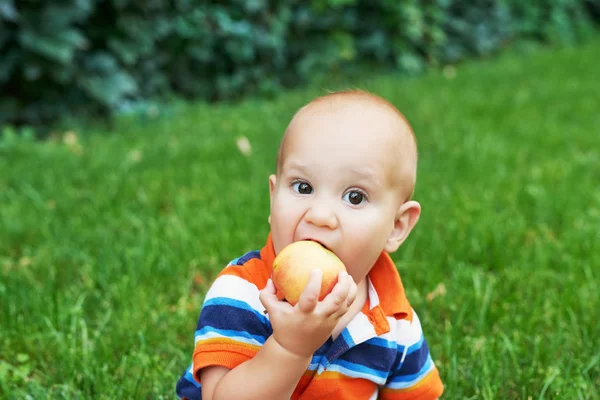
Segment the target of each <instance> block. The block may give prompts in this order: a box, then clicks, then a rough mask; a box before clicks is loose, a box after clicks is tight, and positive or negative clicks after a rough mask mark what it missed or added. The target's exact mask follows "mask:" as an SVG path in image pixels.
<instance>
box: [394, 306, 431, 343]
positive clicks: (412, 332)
mask: <svg viewBox="0 0 600 400" xmlns="http://www.w3.org/2000/svg"><path fill="white" fill-rule="evenodd" d="M387 320H388V323H389V324H390V328H391V333H392V336H393V337H394V340H396V342H397V343H398V344H399V345H401V346H404V347H406V348H407V349H408V348H409V347H410V346H412V345H413V344H415V343H418V342H419V341H420V340H421V337H422V336H423V330H422V328H421V322H420V321H419V317H418V316H417V313H415V312H414V310H413V319H412V323H411V322H410V321H408V320H405V319H401V320H396V319H395V318H393V317H387Z"/></svg>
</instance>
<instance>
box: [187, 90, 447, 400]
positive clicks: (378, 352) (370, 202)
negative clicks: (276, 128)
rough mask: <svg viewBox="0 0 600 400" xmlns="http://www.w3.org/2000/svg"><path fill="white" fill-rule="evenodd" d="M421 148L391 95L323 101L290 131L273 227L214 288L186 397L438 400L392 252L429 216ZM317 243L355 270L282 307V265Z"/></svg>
mask: <svg viewBox="0 0 600 400" xmlns="http://www.w3.org/2000/svg"><path fill="white" fill-rule="evenodd" d="M416 168H417V145H416V141H415V137H414V134H413V132H412V129H411V127H410V125H409V124H408V122H407V121H406V119H405V118H404V117H403V116H402V114H401V113H400V112H399V111H398V110H397V109H396V108H395V107H394V106H393V105H392V104H391V103H389V102H388V101H386V100H384V99H382V98H380V97H378V96H375V95H373V94H370V93H368V92H364V91H356V90H354V91H344V92H337V93H332V94H328V95H325V96H323V97H319V98H317V99H316V100H313V101H312V102H310V103H309V104H307V105H306V106H304V107H303V108H301V109H300V110H299V111H298V112H297V113H296V115H295V116H294V118H293V119H292V121H291V122H290V124H289V126H288V127H287V129H286V131H285V134H284V137H283V140H282V142H281V145H280V147H279V152H278V155H277V171H276V174H275V175H271V176H270V177H269V189H270V198H271V210H270V217H269V223H270V225H271V233H270V234H269V236H268V238H267V241H266V244H265V246H264V247H263V248H262V250H260V251H253V252H250V253H247V254H245V255H244V256H242V257H240V258H237V259H235V260H233V261H232V262H231V263H230V264H229V265H228V266H227V267H226V268H225V269H224V270H223V271H222V272H221V273H220V274H219V276H218V277H217V279H216V280H215V282H214V283H213V285H212V286H211V288H210V290H209V291H208V293H207V295H206V298H205V301H204V305H203V307H202V312H201V314H200V319H199V321H198V327H197V330H196V334H195V348H194V352H193V357H192V365H191V367H190V368H189V369H188V370H187V371H186V373H185V374H184V375H183V376H182V377H181V379H180V380H179V382H178V384H177V394H178V395H179V397H180V398H182V399H190V400H196V399H204V400H212V399H235V400H242V399H260V400H265V399H268V400H277V399H286V400H287V399H302V400H304V399H306V400H309V399H357V400H358V399H361V400H362V399H364V400H368V399H412V400H416V399H435V398H438V397H439V396H440V395H441V394H442V391H443V385H442V382H441V380H440V377H439V374H438V371H437V369H436V367H435V365H434V363H433V361H432V359H431V356H430V354H429V348H428V346H427V342H426V341H425V339H424V336H423V332H422V330H421V325H420V323H419V319H418V317H417V315H416V313H415V312H414V311H413V310H412V308H411V306H410V304H409V302H408V300H407V298H406V294H405V291H404V287H403V285H402V282H401V280H400V276H399V274H398V271H397V269H396V267H395V265H394V263H393V261H392V260H391V258H390V256H389V253H392V252H394V251H396V250H397V249H398V247H400V245H401V244H402V243H403V242H404V240H406V238H407V236H408V235H409V233H410V232H411V230H412V229H413V227H414V226H415V224H416V223H417V221H418V219H419V215H420V213H421V207H420V205H419V203H418V202H416V201H414V200H412V194H413V189H414V186H415V181H416ZM298 240H313V241H317V242H319V243H320V244H322V245H323V246H325V247H326V248H328V249H329V250H331V251H333V252H334V253H335V254H336V255H337V256H338V257H339V258H340V259H341V260H342V261H343V263H344V264H345V265H346V268H347V270H348V272H347V273H340V275H339V277H338V283H337V284H336V286H335V287H334V289H333V291H332V292H331V293H330V294H329V295H328V296H327V297H325V298H324V299H323V300H322V301H318V293H319V288H320V282H321V273H320V271H319V270H318V269H315V270H314V271H313V272H312V273H311V277H310V280H309V283H308V285H307V287H306V288H305V290H304V292H303V293H302V295H301V297H300V300H299V302H298V304H296V305H295V306H291V305H290V304H289V303H287V302H285V301H279V300H278V298H277V296H276V290H275V287H274V285H273V283H272V281H271V279H270V276H271V267H272V262H273V259H274V257H275V255H277V254H278V253H279V252H280V251H281V250H282V249H283V248H284V247H285V246H286V245H288V244H290V243H293V242H295V241H298Z"/></svg>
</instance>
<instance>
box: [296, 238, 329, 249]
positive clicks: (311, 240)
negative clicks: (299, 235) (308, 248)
mask: <svg viewBox="0 0 600 400" xmlns="http://www.w3.org/2000/svg"><path fill="white" fill-rule="evenodd" d="M303 240H308V241H310V242H315V243H317V244H320V245H321V246H322V247H324V248H325V249H327V250H329V251H331V249H330V248H329V247H327V246H325V245H324V244H323V242H320V241H318V240H317V239H303Z"/></svg>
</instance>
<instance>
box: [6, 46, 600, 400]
mask: <svg viewBox="0 0 600 400" xmlns="http://www.w3.org/2000/svg"><path fill="white" fill-rule="evenodd" d="M598 54H600V41H599V40H598V39H596V40H593V41H591V42H590V43H587V44H585V45H582V46H580V47H575V48H562V49H553V50H549V49H545V50H538V51H536V52H535V53H534V54H531V55H527V56H524V55H520V56H519V55H516V54H505V55H503V56H501V57H497V58H494V59H489V60H479V61H475V62H469V63H466V64H464V65H460V66H459V67H458V70H457V75H456V77H455V78H453V79H448V78H446V77H445V76H444V74H442V73H441V72H437V71H432V72H431V73H429V74H427V75H425V76H422V77H420V78H417V79H402V78H400V77H398V76H393V75H388V76H378V77H376V78H373V79H364V80H363V81H361V82H359V83H355V84H354V85H353V86H360V87H362V88H365V89H369V90H372V91H374V92H376V93H378V94H380V95H382V96H384V97H387V98H389V99H390V100H391V101H392V102H394V103H395V104H396V105H397V106H398V107H399V108H400V109H401V110H402V111H403V112H404V113H405V114H406V115H407V116H408V118H409V119H410V121H411V122H412V124H413V125H414V128H415V131H416V133H417V135H418V139H419V145H420V164H419V179H418V187H417V192H416V199H417V200H419V201H420V202H421V203H422V206H423V215H422V218H421V221H420V222H419V224H418V226H417V228H416V230H415V231H414V232H413V234H412V235H411V237H410V238H409V239H408V241H407V242H406V244H405V245H404V246H403V247H402V248H401V249H400V251H398V252H397V253H396V254H394V258H395V260H396V261H397V264H398V267H399V270H400V272H401V274H402V277H403V280H404V283H405V286H406V287H407V291H408V294H409V298H410V299H411V302H412V304H413V306H414V307H415V309H416V310H417V312H418V313H419V315H420V317H421V320H422V323H423V326H424V330H425V332H426V336H427V339H428V341H429V344H430V347H431V351H432V354H433V357H434V359H435V360H436V362H437V364H438V367H439V369H440V372H441V375H442V378H443V380H444V382H445V385H446V396H445V398H447V399H467V398H468V399H523V400H528V399H598V398H600V389H599V388H600V323H599V320H600V312H599V310H600V300H599V293H600V289H599V285H600V268H598V266H599V265H600V250H599V248H598V244H599V243H600V190H599V188H598V187H599V185H600V111H599V110H600V95H599V93H600V80H599V79H598V66H597V61H598V57H597V56H598ZM323 89H335V87H327V88H317V87H312V88H309V89H305V90H298V91H294V92H289V93H287V94H284V95H282V96H281V97H279V98H278V99H275V100H272V101H260V100H248V101H246V102H243V103H241V104H238V105H226V104H222V105H218V106H212V107H209V106H206V105H202V104H199V105H195V106H189V107H180V108H176V109H174V110H172V112H171V114H169V115H160V116H158V117H155V118H151V117H147V118H138V117H136V118H133V117H130V118H123V119H121V120H120V121H118V122H117V123H116V126H115V127H114V129H113V131H111V132H102V129H101V128H97V127H89V126H88V127H87V128H81V129H78V130H77V132H76V133H77V135H78V136H77V137H78V142H77V144H76V145H73V144H70V145H69V144H68V143H65V141H64V140H63V139H62V136H58V137H54V138H51V139H50V140H47V141H44V142H33V141H30V140H27V139H24V138H20V139H16V138H12V139H11V138H9V137H5V138H4V139H3V140H2V141H1V142H0V348H1V349H2V350H1V351H0V398H3V399H4V398H6V399H24V398H34V399H46V398H57V399H61V398H64V399H72V398H81V399H84V398H95V399H114V398H144V399H155V398H156V399H158V398H173V397H174V385H175V382H176V380H177V379H178V377H179V375H180V374H181V372H182V371H183V370H184V368H185V367H186V366H187V365H188V363H189V360H190V357H191V351H192V346H193V333H194V329H195V326H196V321H197V317H198V313H199V309H200V305H201V303H202V298H203V294H204V293H205V291H206V289H207V287H208V285H209V284H210V281H211V279H213V278H214V277H215V274H216V273H218V271H219V270H220V269H221V268H222V267H223V266H224V265H225V264H226V263H227V262H228V261H229V260H230V259H232V258H234V257H236V256H238V255H240V254H242V253H243V252H245V251H248V250H252V249H258V248H260V247H261V246H262V245H263V243H264V239H265V237H266V234H267V233H268V229H269V228H268V224H267V216H268V184H267V176H268V174H269V173H270V172H271V171H273V167H274V162H275V153H276V149H277V145H278V141H279V138H280V136H281V134H282V132H283V129H284V128H285V126H286V124H287V122H288V120H289V118H290V116H291V115H292V113H293V112H294V111H295V110H296V109H297V108H298V107H299V106H301V105H302V104H303V103H305V102H306V101H308V100H310V99H311V98H312V97H314V96H316V95H319V94H322V93H323ZM239 136H246V137H248V139H249V140H250V142H251V144H252V146H253V153H252V155H250V156H249V157H245V156H243V155H242V154H241V153H240V152H239V151H238V149H237V147H236V138H237V137H239ZM67 142H68V140H67ZM78 146H79V147H78ZM440 285H443V288H444V289H445V291H444V290H440V288H441V287H442V286H440ZM436 288H438V290H437V291H436ZM434 291H435V292H434ZM430 293H437V294H438V295H437V296H433V295H429V296H428V294H430Z"/></svg>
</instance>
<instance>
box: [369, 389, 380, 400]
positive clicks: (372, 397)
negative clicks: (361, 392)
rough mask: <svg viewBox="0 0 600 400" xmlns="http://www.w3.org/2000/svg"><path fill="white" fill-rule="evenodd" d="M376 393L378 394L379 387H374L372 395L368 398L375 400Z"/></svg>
mask: <svg viewBox="0 0 600 400" xmlns="http://www.w3.org/2000/svg"><path fill="white" fill-rule="evenodd" d="M378 394H379V388H375V392H374V393H373V395H372V396H371V397H369V400H377V395H378Z"/></svg>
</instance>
